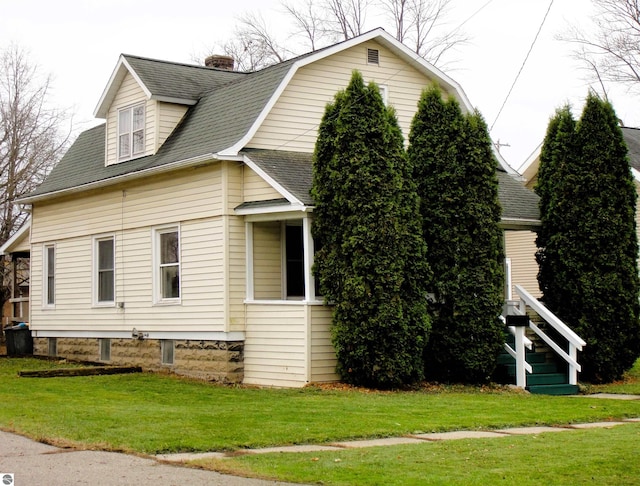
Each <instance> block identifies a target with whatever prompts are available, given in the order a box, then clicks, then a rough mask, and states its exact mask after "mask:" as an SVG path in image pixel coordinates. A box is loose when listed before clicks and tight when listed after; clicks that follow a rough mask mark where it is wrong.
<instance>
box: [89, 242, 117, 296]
mask: <svg viewBox="0 0 640 486" xmlns="http://www.w3.org/2000/svg"><path fill="white" fill-rule="evenodd" d="M94 265H95V267H94V302H95V304H96V305H113V304H115V296H116V287H115V239H114V237H113V236H108V237H104V238H96V239H95V240H94Z"/></svg>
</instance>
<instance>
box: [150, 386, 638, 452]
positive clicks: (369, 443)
mask: <svg viewBox="0 0 640 486" xmlns="http://www.w3.org/2000/svg"><path fill="white" fill-rule="evenodd" d="M638 399H640V397H638ZM639 422H640V418H632V419H625V420H624V421H621V422H595V423H582V424H569V425H564V426H558V427H513V428H506V429H498V430H487V431H475V430H460V431H453V432H438V433H431V434H410V435H407V436H404V437H388V438H384V439H366V440H353V441H340V442H332V443H329V444H325V445H293V446H282V447H268V448H264V449H241V450H239V451H234V452H233V453H226V452H204V453H184V454H160V455H157V456H155V457H156V459H158V460H159V461H162V462H169V463H186V462H189V461H193V460H196V459H206V458H215V459H224V458H225V457H231V456H237V455H238V454H268V453H272V452H276V453H296V452H321V451H340V450H344V449H359V448H365V447H383V446H394V445H400V444H424V443H428V442H438V441H443V440H459V439H486V438H499V437H508V436H512V435H538V434H543V433H548V432H568V431H571V430H583V429H594V428H612V427H616V426H619V425H624V424H629V423H639Z"/></svg>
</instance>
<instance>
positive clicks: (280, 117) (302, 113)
mask: <svg viewBox="0 0 640 486" xmlns="http://www.w3.org/2000/svg"><path fill="white" fill-rule="evenodd" d="M368 48H370V49H378V51H379V52H380V64H379V65H372V64H367V62H366V60H367V49H368ZM354 69H357V70H358V71H360V72H361V73H362V75H363V77H364V79H365V81H366V82H369V81H375V82H376V83H378V84H379V85H384V86H386V87H387V93H388V103H389V105H391V106H393V107H394V108H395V109H396V112H397V115H398V121H399V123H400V127H401V128H402V131H403V133H404V136H405V139H406V138H407V137H408V134H409V127H410V124H411V119H412V118H413V115H414V114H415V112H416V110H417V104H418V100H419V99H420V94H421V93H422V90H423V89H424V88H425V87H426V86H427V85H428V84H429V83H430V82H431V81H430V79H429V78H427V77H426V76H424V75H423V74H422V73H420V72H418V71H417V70H416V69H415V68H413V67H411V66H409V65H407V64H406V63H405V62H404V61H402V60H400V59H399V58H398V57H396V56H395V55H394V54H392V53H391V51H389V50H388V49H386V48H385V47H383V46H382V45H380V44H378V43H377V42H375V41H370V42H367V43H364V44H361V45H358V46H355V47H353V48H351V49H347V50H345V51H343V52H340V53H338V54H335V55H333V56H330V57H328V58H325V59H322V60H319V61H317V62H315V63H313V64H311V65H307V66H304V67H302V68H300V69H299V70H298V71H297V72H296V74H295V75H294V76H293V79H291V81H290V83H289V84H288V85H287V87H286V88H285V90H284V92H283V93H282V95H281V96H280V98H279V99H278V101H277V102H276V103H275V105H274V107H273V109H272V110H271V112H270V113H269V114H268V115H267V117H266V119H265V120H264V122H263V123H262V125H261V126H260V128H259V129H258V131H257V132H256V134H255V136H254V137H253V138H252V139H251V141H250V142H249V143H248V144H247V147H253V148H264V149H276V150H294V151H302V152H312V151H313V149H314V144H315V141H316V136H317V130H318V124H319V123H320V120H321V118H322V115H323V113H324V109H325V106H326V104H327V103H329V102H331V101H332V100H333V98H334V95H335V94H336V92H338V91H339V90H342V89H344V88H346V86H347V84H348V83H349V80H350V78H351V74H352V72H353V70H354Z"/></svg>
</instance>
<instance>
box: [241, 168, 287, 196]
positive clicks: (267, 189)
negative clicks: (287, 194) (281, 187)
mask: <svg viewBox="0 0 640 486" xmlns="http://www.w3.org/2000/svg"><path fill="white" fill-rule="evenodd" d="M243 185H244V201H245V202H252V201H267V200H270V199H281V198H282V194H280V193H279V192H278V191H276V190H275V189H274V188H273V187H271V186H270V185H269V184H267V182H266V181H265V180H264V179H263V178H262V177H260V176H259V175H258V174H256V173H255V172H254V171H253V170H251V169H250V168H249V167H245V168H244V178H243Z"/></svg>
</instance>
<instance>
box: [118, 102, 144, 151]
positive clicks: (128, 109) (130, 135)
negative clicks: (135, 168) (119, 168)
mask: <svg viewBox="0 0 640 486" xmlns="http://www.w3.org/2000/svg"><path fill="white" fill-rule="evenodd" d="M138 107H142V114H143V118H142V126H143V128H142V133H143V139H142V150H141V151H139V152H134V151H133V110H134V109H135V108H138ZM124 111H128V112H130V113H129V120H130V123H131V127H130V131H129V153H128V154H127V155H123V156H120V113H122V112H124ZM146 123H147V107H146V103H136V104H134V105H129V106H125V107H123V108H120V109H118V112H117V114H116V160H117V161H118V162H124V161H126V160H131V159H135V158H137V157H141V156H143V155H144V154H145V152H146V143H147V130H146Z"/></svg>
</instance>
